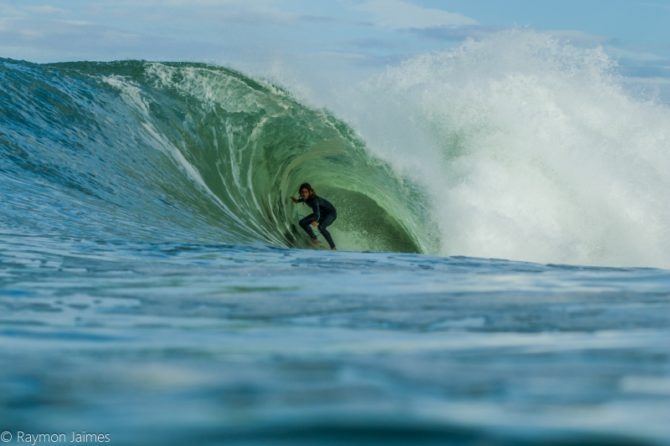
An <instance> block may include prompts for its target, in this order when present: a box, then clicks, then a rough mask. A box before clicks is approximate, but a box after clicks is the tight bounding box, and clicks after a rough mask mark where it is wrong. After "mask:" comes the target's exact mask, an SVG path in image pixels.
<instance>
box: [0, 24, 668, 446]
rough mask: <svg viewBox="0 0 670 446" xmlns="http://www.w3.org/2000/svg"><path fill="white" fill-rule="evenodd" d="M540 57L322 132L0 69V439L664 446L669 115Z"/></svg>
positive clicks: (105, 66)
mask: <svg viewBox="0 0 670 446" xmlns="http://www.w3.org/2000/svg"><path fill="white" fill-rule="evenodd" d="M543 39H544V38H543ZM543 39H540V38H539V37H538V36H536V35H530V36H529V35H523V36H521V37H520V36H519V35H508V36H503V37H500V38H498V40H493V41H488V42H485V43H469V44H467V45H466V46H464V47H461V48H460V49H457V50H454V51H451V52H448V53H444V54H432V55H426V56H422V57H419V58H416V59H414V60H411V61H408V62H407V63H405V64H403V65H401V66H398V67H396V68H393V69H389V70H388V71H387V72H385V73H383V74H382V75H380V76H379V77H377V78H375V79H373V80H371V81H370V82H369V83H368V84H366V85H363V86H362V87H361V90H360V91H359V92H358V93H357V94H358V95H359V97H360V103H357V104H354V105H355V106H352V107H351V109H350V110H348V111H347V110H343V109H341V108H338V106H337V105H333V107H332V110H335V111H333V112H331V111H328V110H325V109H320V108H317V107H313V106H310V105H306V104H305V101H301V100H299V99H298V98H296V97H295V96H294V95H292V94H291V93H290V92H289V91H288V90H286V89H284V88H281V87H278V86H276V85H275V84H273V83H272V82H269V81H266V80H260V79H253V78H251V77H249V76H246V75H244V74H242V73H240V72H237V71H234V70H230V69H226V68H222V67H217V66H211V65H205V64H194V63H157V62H140V61H123V62H108V63H93V62H73V63H62V64H46V65H37V64H32V63H28V62H21V61H16V60H8V59H0V85H2V88H0V309H1V310H2V311H1V312H0V432H1V434H0V439H1V440H2V441H3V442H6V443H9V444H28V443H30V441H27V439H28V438H30V437H27V435H28V434H30V435H34V436H38V435H40V434H48V435H52V437H39V438H40V439H41V441H40V442H38V443H39V444H56V443H58V444H62V443H70V444H71V443H77V442H78V443H82V442H83V443H87V444H99V443H109V444H118V445H121V444H128V445H133V444H144V445H154V444H155V445H159V444H160V445H173V444H174V445H178V444H198V445H208V444H212V445H215V444H216V445H219V444H225V445H308V444H309V445H312V444H319V445H341V444H361V445H389V444H398V445H406V444H422V445H423V444H426V445H429V444H435V445H473V446H474V445H575V446H577V445H580V446H581V445H603V446H605V445H667V444H670V342H669V339H670V271H669V270H668V269H667V268H668V267H670V249H669V247H670V244H669V243H670V242H669V241H668V240H669V238H668V237H667V236H668V231H669V228H670V224H669V223H670V213H669V211H668V209H669V208H670V207H668V206H667V197H668V196H670V195H669V194H668V193H669V192H670V188H669V187H668V185H669V184H670V175H668V172H669V171H670V151H669V149H670V144H669V142H670V119H668V117H669V116H670V111H669V109H668V107H667V106H665V105H663V104H661V103H659V102H657V101H654V100H653V98H650V97H649V95H647V96H644V95H645V94H647V93H648V92H635V91H631V90H630V89H629V88H627V87H626V86H625V84H626V83H625V79H622V78H620V77H618V76H617V75H616V69H615V67H612V63H611V61H609V59H607V58H606V57H605V56H604V55H602V54H600V53H598V52H597V51H595V50H583V49H577V48H573V47H567V46H564V45H561V44H558V43H556V42H552V41H547V40H546V39H544V40H543ZM514 58H516V59H514ZM520 60H522V61H523V62H524V63H523V64H520V63H519V61H520ZM515 61H516V63H515ZM493 66H495V67H498V71H497V72H495V73H493V72H491V68H492V67H493ZM343 95H344V93H343ZM622 114H623V115H624V116H623V117H622V116H621V115H622ZM338 116H339V117H338ZM384 123H386V124H384ZM303 181H309V182H311V183H312V184H313V185H314V186H315V188H316V190H317V193H319V194H321V195H323V196H324V197H326V198H328V199H329V200H330V201H332V202H333V203H334V204H335V205H336V206H337V208H338V219H337V220H336V222H335V223H334V224H333V226H332V230H331V232H332V234H333V237H334V238H335V240H336V242H337V244H338V248H339V249H338V251H336V252H331V251H329V250H325V249H308V239H307V237H306V236H305V234H303V233H302V232H301V230H300V228H299V227H297V225H296V222H297V220H298V219H299V218H300V217H301V216H303V215H306V214H307V213H308V212H309V210H308V209H307V208H306V207H305V206H303V205H293V204H291V203H290V199H289V198H290V196H291V195H295V194H296V192H297V190H296V189H297V186H298V185H299V184H300V183H301V182H303ZM53 434H56V435H57V436H58V435H60V434H63V435H65V436H66V438H67V441H66V440H65V439H64V438H63V437H53ZM87 434H88V436H86V435H87ZM98 434H100V435H102V437H92V436H91V435H93V436H95V435H98ZM72 435H75V436H76V435H80V436H83V437H82V438H84V439H85V441H71V439H72ZM36 438H37V437H36ZM77 438H79V437H77ZM54 440H55V441H54Z"/></svg>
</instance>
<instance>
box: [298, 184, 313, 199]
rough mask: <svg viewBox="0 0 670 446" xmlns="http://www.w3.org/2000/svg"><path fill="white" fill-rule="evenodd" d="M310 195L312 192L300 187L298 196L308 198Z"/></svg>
mask: <svg viewBox="0 0 670 446" xmlns="http://www.w3.org/2000/svg"><path fill="white" fill-rule="evenodd" d="M311 195H312V193H311V192H310V191H309V189H307V188H305V187H303V188H302V189H300V198H302V199H303V200H306V199H308V198H309V197H310V196H311Z"/></svg>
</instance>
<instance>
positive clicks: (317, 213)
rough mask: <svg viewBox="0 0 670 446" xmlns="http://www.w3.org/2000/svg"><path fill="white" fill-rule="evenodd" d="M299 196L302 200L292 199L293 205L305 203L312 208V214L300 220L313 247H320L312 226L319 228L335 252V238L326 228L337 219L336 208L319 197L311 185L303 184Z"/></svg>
mask: <svg viewBox="0 0 670 446" xmlns="http://www.w3.org/2000/svg"><path fill="white" fill-rule="evenodd" d="M298 194H299V195H300V198H295V197H291V201H292V202H293V203H305V204H306V205H307V206H309V207H311V208H312V213H311V214H309V215H308V216H307V217H305V218H303V219H302V220H300V226H301V227H302V229H304V230H305V232H307V235H309V236H310V238H311V239H312V245H315V246H316V245H318V244H319V240H318V239H317V238H316V234H314V231H313V230H312V228H311V227H310V225H311V226H316V227H318V228H319V232H320V233H321V234H323V236H324V237H325V238H326V241H328V245H329V246H330V249H333V250H334V249H335V242H333V238H332V237H331V236H330V232H328V229H326V227H328V226H330V225H331V224H332V223H333V222H334V221H335V219H336V218H337V211H336V210H335V206H333V205H332V203H331V202H330V201H328V200H326V199H325V198H321V197H319V196H317V195H316V192H314V189H312V186H310V184H309V183H302V184H301V185H300V187H299V188H298Z"/></svg>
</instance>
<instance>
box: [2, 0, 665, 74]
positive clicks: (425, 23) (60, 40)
mask: <svg viewBox="0 0 670 446" xmlns="http://www.w3.org/2000/svg"><path fill="white" fill-rule="evenodd" d="M668 24H670V0H579V1H578V0H560V1H558V0H552V1H548V0H141V1H138V0H104V1H103V0H42V1H40V0H2V2H0V57H9V58H17V59H27V60H31V61H36V62H47V61H64V60H82V59H87V60H113V59H128V58H140V59H149V60H191V61H205V62H213V63H219V64H224V65H232V66H235V67H238V68H240V69H249V70H251V71H254V72H263V71H265V70H271V69H273V67H275V68H276V67H277V66H281V65H282V64H295V65H296V66H301V67H309V66H310V65H314V64H319V65H328V64H332V65H333V69H334V70H335V69H336V68H335V67H336V66H342V65H348V66H354V67H358V68H359V69H361V70H365V69H366V68H370V69H372V68H375V67H380V66H385V65H388V64H394V63H397V62H398V61H400V60H403V59H405V58H407V57H410V56H412V55H414V54H418V53H422V52H426V51H433V50H439V49H442V48H446V47H450V46H453V45H456V44H458V43H459V42H460V41H462V40H463V39H466V38H469V37H474V38H478V37H481V36H484V35H486V34H488V33H492V32H496V31H499V30H501V29H506V28H511V27H518V28H526V27H527V28H531V29H535V30H538V31H545V32H551V33H554V34H556V35H557V36H559V37H560V38H563V39H566V40H568V41H570V42H572V43H573V44H575V45H584V46H594V45H602V46H603V47H604V48H606V50H607V51H608V53H609V54H611V55H612V56H613V57H615V58H616V59H617V60H619V61H620V63H621V65H622V67H623V69H624V71H627V74H629V75H632V76H640V77H669V76H670V26H668Z"/></svg>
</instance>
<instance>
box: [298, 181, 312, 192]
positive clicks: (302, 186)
mask: <svg viewBox="0 0 670 446" xmlns="http://www.w3.org/2000/svg"><path fill="white" fill-rule="evenodd" d="M303 189H307V190H308V191H310V192H314V189H312V185H311V184H309V183H302V184H301V185H300V187H299V188H298V192H300V191H301V190H303Z"/></svg>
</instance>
